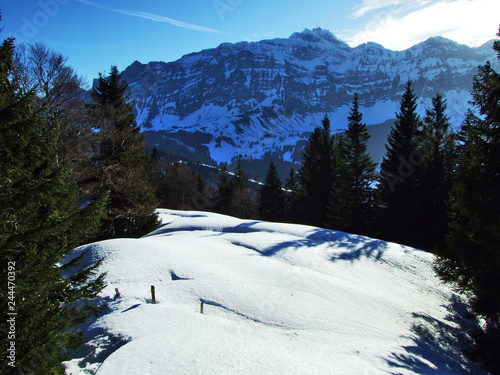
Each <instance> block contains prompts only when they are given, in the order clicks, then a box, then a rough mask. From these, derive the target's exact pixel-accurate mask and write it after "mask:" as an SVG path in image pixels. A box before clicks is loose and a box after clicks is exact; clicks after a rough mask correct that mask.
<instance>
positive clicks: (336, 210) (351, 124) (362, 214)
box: [330, 94, 376, 234]
mask: <svg viewBox="0 0 500 375" xmlns="http://www.w3.org/2000/svg"><path fill="white" fill-rule="evenodd" d="M347 120H348V127H347V131H346V132H345V135H344V137H343V139H342V140H341V142H339V143H338V144H337V154H338V155H337V156H336V157H335V159H336V162H335V165H336V168H335V170H336V175H337V178H336V180H337V183H336V184H334V189H333V190H332V202H330V209H331V213H332V218H334V219H335V218H336V220H334V221H335V223H334V224H332V227H333V228H335V229H337V230H343V231H347V232H351V233H359V234H368V231H369V229H370V226H371V224H372V223H373V219H374V189H373V188H372V185H373V183H374V181H375V179H376V174H375V163H374V162H373V161H372V159H371V157H370V155H369V154H368V152H367V146H366V143H367V141H368V139H369V137H370V136H369V134H368V130H367V128H366V124H364V123H363V122H362V121H363V115H362V114H361V112H360V111H359V98H358V95H357V94H355V95H354V100H353V104H352V108H351V112H350V114H349V117H348V118H347Z"/></svg>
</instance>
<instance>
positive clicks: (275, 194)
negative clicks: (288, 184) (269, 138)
mask: <svg viewBox="0 0 500 375" xmlns="http://www.w3.org/2000/svg"><path fill="white" fill-rule="evenodd" d="M285 199H286V197H285V192H284V191H283V186H282V183H281V180H280V178H279V176H278V171H277V170H276V166H275V165H274V163H273V162H271V164H270V165H269V170H268V172H267V175H266V180H265V183H264V186H262V188H261V189H260V191H259V196H258V209H259V215H260V217H261V218H262V219H264V220H270V221H283V219H284V218H285Z"/></svg>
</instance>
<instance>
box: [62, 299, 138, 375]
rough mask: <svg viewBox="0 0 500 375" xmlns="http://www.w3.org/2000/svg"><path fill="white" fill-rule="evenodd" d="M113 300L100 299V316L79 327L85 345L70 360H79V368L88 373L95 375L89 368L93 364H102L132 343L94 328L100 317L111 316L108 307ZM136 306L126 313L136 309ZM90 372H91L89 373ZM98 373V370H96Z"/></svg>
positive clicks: (124, 338)
mask: <svg viewBox="0 0 500 375" xmlns="http://www.w3.org/2000/svg"><path fill="white" fill-rule="evenodd" d="M111 301H113V299H112V298H111V297H105V298H100V300H99V301H98V304H99V305H100V306H103V307H104V308H103V310H102V311H101V312H100V313H99V315H98V316H95V317H93V318H92V319H91V320H89V321H87V322H86V323H84V324H82V325H81V326H79V327H78V330H81V331H82V332H83V339H84V344H83V345H82V346H81V347H80V349H79V350H78V351H77V352H74V353H71V355H70V359H78V367H80V368H81V369H85V371H86V373H93V372H92V371H93V370H90V369H89V368H87V367H88V366H90V368H92V366H91V365H93V364H96V363H97V364H102V363H103V362H104V360H105V359H106V358H108V357H109V356H110V355H111V354H113V353H114V352H115V351H116V350H118V349H119V348H121V347H122V346H123V345H125V344H126V343H128V342H130V338H128V337H126V336H123V335H116V334H113V333H111V332H109V331H108V330H106V329H104V328H102V327H92V325H93V324H94V323H95V322H96V321H97V319H98V318H99V317H102V316H103V315H106V314H109V313H110V312H112V311H113V310H112V309H111V308H110V307H109V306H108V305H109V304H110V303H111ZM137 306H138V305H134V306H132V307H130V308H128V309H127V310H124V311H122V313H123V312H126V311H128V310H132V309H134V308H136V307H137ZM89 371H90V372H89ZM96 371H98V369H96Z"/></svg>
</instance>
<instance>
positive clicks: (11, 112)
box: [0, 39, 105, 374]
mask: <svg viewBox="0 0 500 375" xmlns="http://www.w3.org/2000/svg"><path fill="white" fill-rule="evenodd" d="M13 51H14V43H13V40H12V39H7V40H5V41H4V42H3V44H2V45H1V47H0V149H1V150H2V157H1V158H0V261H1V263H2V265H3V266H2V268H1V269H2V271H1V275H2V283H3V284H4V286H6V287H7V288H2V289H1V290H2V292H1V310H2V311H4V312H5V313H8V312H10V313H12V315H10V316H9V317H8V318H9V321H8V320H7V318H5V319H2V322H1V323H0V326H1V328H0V331H1V332H2V337H1V339H0V340H1V343H2V353H3V354H2V356H1V359H0V368H1V369H2V370H1V371H7V370H8V369H11V370H12V372H11V373H19V374H49V373H50V374H53V373H54V374H57V373H61V374H62V373H63V370H62V368H61V365H60V361H61V360H62V354H63V353H64V352H65V351H68V350H76V349H78V347H79V346H80V345H81V343H82V342H81V335H80V334H79V333H78V332H77V331H75V330H70V329H72V328H75V327H76V326H78V325H79V324H81V323H83V322H85V320H86V319H87V318H88V317H89V316H90V315H91V314H92V313H93V312H95V311H96V306H95V305H94V304H93V303H92V300H93V298H95V297H96V296H97V294H98V293H99V292H100V291H101V289H102V288H103V287H104V275H96V274H95V272H96V267H97V266H98V265H99V263H97V264H95V265H94V266H89V267H87V268H81V267H80V268H79V267H78V260H79V259H81V258H80V257H78V258H77V259H75V260H74V261H72V262H70V263H68V264H66V265H65V266H58V265H57V264H58V263H60V262H61V261H62V260H63V256H64V255H65V254H68V253H69V252H71V251H72V250H73V248H74V247H75V246H77V245H79V244H81V243H82V242H83V241H85V239H86V238H87V237H88V235H89V234H90V232H91V230H92V229H93V228H94V227H96V226H97V225H98V223H99V219H100V216H101V213H102V209H103V206H104V204H105V199H104V198H103V197H101V198H98V197H96V198H95V199H93V200H91V201H86V202H81V201H79V200H78V197H77V193H76V192H77V189H76V186H74V184H71V182H70V179H69V175H70V170H69V168H68V167H67V166H66V167H62V166H61V165H60V164H59V165H58V163H57V160H56V145H57V140H58V137H59V129H58V126H57V124H56V123H54V124H52V125H51V126H46V124H47V120H46V119H44V118H41V117H39V115H38V114H37V113H36V112H34V111H33V110H32V109H33V101H34V94H33V92H25V91H23V90H21V89H20V87H19V86H16V84H15V83H12V82H10V78H11V77H10V73H11V71H12V55H13ZM68 268H71V269H72V272H71V273H70V276H67V277H66V276H64V275H63V272H65V271H68ZM11 327H13V328H14V329H13V330H12V329H11ZM7 332H10V333H11V334H13V335H14V336H12V335H11V336H9V335H7ZM12 342H14V345H12ZM12 346H14V348H13V351H12ZM8 351H9V354H13V355H12V356H11V357H10V358H8V357H7V355H6V353H8ZM12 366H15V368H14V367H12Z"/></svg>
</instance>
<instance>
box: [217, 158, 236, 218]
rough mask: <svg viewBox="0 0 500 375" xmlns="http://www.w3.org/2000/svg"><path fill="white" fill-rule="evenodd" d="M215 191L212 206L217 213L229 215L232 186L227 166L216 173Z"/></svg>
mask: <svg viewBox="0 0 500 375" xmlns="http://www.w3.org/2000/svg"><path fill="white" fill-rule="evenodd" d="M216 183H217V190H216V192H215V196H214V198H213V206H214V209H215V210H216V211H217V212H220V213H222V214H228V215H229V214H230V213H231V210H232V206H233V197H234V186H233V184H232V182H231V176H230V175H229V172H228V170H227V165H224V166H223V169H222V170H221V171H219V173H218V179H217V182H216Z"/></svg>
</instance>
